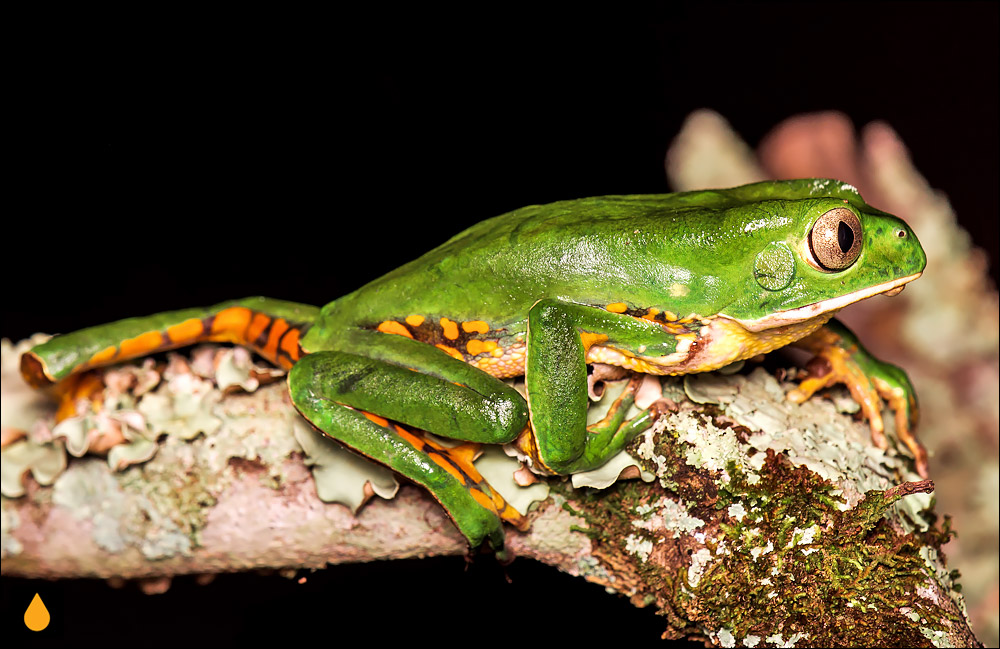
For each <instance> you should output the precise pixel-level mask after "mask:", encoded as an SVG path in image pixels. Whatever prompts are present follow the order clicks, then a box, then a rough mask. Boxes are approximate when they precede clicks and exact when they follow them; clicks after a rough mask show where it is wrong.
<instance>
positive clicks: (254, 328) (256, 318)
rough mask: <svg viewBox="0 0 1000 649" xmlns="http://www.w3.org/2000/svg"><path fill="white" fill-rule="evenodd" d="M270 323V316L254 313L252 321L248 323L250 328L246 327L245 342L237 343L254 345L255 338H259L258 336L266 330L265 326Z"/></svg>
mask: <svg viewBox="0 0 1000 649" xmlns="http://www.w3.org/2000/svg"><path fill="white" fill-rule="evenodd" d="M270 323H271V316H269V315H266V314H264V313H255V314H254V315H253V320H251V321H250V326H249V327H247V333H246V339H245V341H237V342H246V343H249V344H253V343H255V342H256V341H257V338H259V337H260V335H261V334H262V333H264V330H265V329H267V325H269V324H270Z"/></svg>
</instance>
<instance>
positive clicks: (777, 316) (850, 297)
mask: <svg viewBox="0 0 1000 649" xmlns="http://www.w3.org/2000/svg"><path fill="white" fill-rule="evenodd" d="M920 275H921V273H917V274H915V275H910V276H908V277H901V278H899V279H894V280H892V281H891V282H885V283H883V284H876V285H875V286H870V287H868V288H865V289H861V290H860V291H855V292H854V293H848V294H847V295H841V296H840V297H835V298H830V299H829V300H823V301H821V302H816V303H814V304H808V305H806V306H800V307H798V308H797V309H789V310H787V311H778V312H777V313H773V314H771V315H769V316H765V317H763V318H758V319H757V320H740V319H738V318H733V320H735V321H736V322H738V323H740V325H741V326H742V327H743V328H744V329H746V330H747V331H763V330H764V329H772V328H774V327H782V326H785V325H790V324H795V323H797V322H803V321H805V320H809V319H810V318H815V317H816V316H818V315H822V314H824V313H829V312H830V311H839V310H840V309H843V308H844V307H845V306H847V305H849V304H854V303H855V302H858V301H860V300H864V299H866V298H870V297H872V296H875V295H879V294H880V293H885V294H887V295H898V294H899V293H900V291H902V290H903V287H904V286H905V285H906V284H908V283H910V282H912V281H913V280H915V279H917V278H918V277H920Z"/></svg>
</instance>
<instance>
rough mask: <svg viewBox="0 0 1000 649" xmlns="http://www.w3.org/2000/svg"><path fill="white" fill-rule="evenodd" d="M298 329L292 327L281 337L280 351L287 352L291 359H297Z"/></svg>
mask: <svg viewBox="0 0 1000 649" xmlns="http://www.w3.org/2000/svg"><path fill="white" fill-rule="evenodd" d="M300 333H301V332H300V331H299V330H298V329H292V330H291V331H289V332H288V333H287V334H285V337H284V338H282V339H281V351H283V352H285V353H286V354H288V357H289V358H291V359H292V360H293V361H297V360H299V355H300V354H299V335H300Z"/></svg>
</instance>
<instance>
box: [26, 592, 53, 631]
mask: <svg viewBox="0 0 1000 649" xmlns="http://www.w3.org/2000/svg"><path fill="white" fill-rule="evenodd" d="M50 619H51V618H50V617H49V609H47V608H45V604H44V603H43V602H42V598H41V597H39V596H38V593H35V597H34V598H33V599H32V600H31V603H30V604H28V610H26V611H25V612H24V625H25V626H26V627H28V628H29V629H31V630H32V631H41V630H42V629H44V628H45V627H47V626H48V625H49V620H50Z"/></svg>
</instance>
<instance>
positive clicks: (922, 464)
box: [788, 320, 928, 479]
mask: <svg viewBox="0 0 1000 649" xmlns="http://www.w3.org/2000/svg"><path fill="white" fill-rule="evenodd" d="M797 345H798V346H801V347H803V348H805V349H807V350H809V351H812V352H814V353H815V357H814V358H813V359H812V360H811V361H809V363H808V365H807V366H806V369H807V370H808V371H809V376H808V377H807V378H805V379H804V380H803V381H802V382H801V383H800V384H799V387H798V388H796V389H794V390H792V391H791V392H789V393H788V399H789V400H790V401H794V402H795V403H802V402H804V401H805V400H806V399H808V398H809V397H811V396H812V395H813V394H815V393H816V392H817V391H819V390H821V389H823V388H827V387H830V386H832V385H834V384H837V383H842V384H844V385H845V386H846V387H847V389H848V390H849V391H850V393H851V396H852V397H853V398H854V400H855V401H857V402H858V404H859V405H860V406H861V411H862V413H863V414H864V416H865V417H866V418H867V419H868V424H869V426H870V428H871V435H872V442H873V443H874V444H875V445H876V446H877V447H879V448H881V449H887V448H888V447H889V442H888V440H887V439H886V436H885V423H884V422H883V420H882V400H883V399H885V401H886V402H887V403H888V405H889V408H890V409H892V411H893V412H894V413H895V424H896V426H895V428H896V435H897V436H898V437H899V439H900V441H902V442H903V443H904V444H905V445H906V447H907V448H908V449H909V450H910V452H911V453H912V454H913V457H914V462H915V465H916V469H917V473H918V474H920V476H921V477H922V478H925V479H926V478H927V477H928V469H927V451H926V449H924V447H923V445H922V444H921V443H920V441H919V440H918V439H917V438H916V436H915V434H914V431H915V429H916V426H917V420H918V417H919V410H918V407H917V398H916V392H915V391H914V389H913V385H912V384H911V383H910V380H909V378H908V377H907V376H906V373H905V372H904V371H903V370H901V369H900V368H898V367H896V366H895V365H891V364H889V363H884V362H882V361H880V360H878V359H876V358H875V357H873V356H871V355H870V354H869V353H868V352H867V351H866V350H865V349H864V347H862V346H861V344H860V343H859V342H858V340H857V338H856V337H855V336H854V335H853V334H852V333H851V332H850V331H849V330H848V329H847V328H846V327H844V326H843V325H841V324H840V323H839V322H837V321H835V320H834V321H831V323H830V324H828V325H826V326H824V327H822V328H821V329H820V330H818V331H817V332H816V333H814V334H812V335H810V336H807V337H806V338H804V339H803V340H802V341H800V342H799V343H798V344H797Z"/></svg>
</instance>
